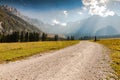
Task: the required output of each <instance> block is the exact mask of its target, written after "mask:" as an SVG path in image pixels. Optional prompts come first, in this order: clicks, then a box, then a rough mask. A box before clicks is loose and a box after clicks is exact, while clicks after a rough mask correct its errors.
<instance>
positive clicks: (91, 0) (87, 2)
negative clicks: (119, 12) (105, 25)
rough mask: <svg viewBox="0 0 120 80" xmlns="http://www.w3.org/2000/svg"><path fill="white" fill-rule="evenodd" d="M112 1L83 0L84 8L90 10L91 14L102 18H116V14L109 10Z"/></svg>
mask: <svg viewBox="0 0 120 80" xmlns="http://www.w3.org/2000/svg"><path fill="white" fill-rule="evenodd" d="M109 1H110V0H83V1H82V2H83V4H84V6H85V7H86V8H87V9H88V11H89V14H91V15H99V16H102V17H106V16H114V15H115V12H114V11H112V10H110V9H108V7H107V6H108V4H109Z"/></svg>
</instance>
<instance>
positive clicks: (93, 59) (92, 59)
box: [0, 41, 114, 80]
mask: <svg viewBox="0 0 120 80" xmlns="http://www.w3.org/2000/svg"><path fill="white" fill-rule="evenodd" d="M113 76H114V71H113V70H112V69H111V67H110V59H109V57H108V50H107V49H106V48H105V47H103V46H102V45H100V44H97V43H93V42H88V41H81V42H80V43H79V44H77V45H74V46H70V47H67V48H65V49H62V50H59V51H54V52H49V53H46V54H43V55H37V56H33V57H31V58H27V59H25V60H20V61H16V62H10V63H7V64H0V80H103V79H104V80H114V79H113Z"/></svg>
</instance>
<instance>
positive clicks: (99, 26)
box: [73, 15, 120, 38]
mask: <svg viewBox="0 0 120 80" xmlns="http://www.w3.org/2000/svg"><path fill="white" fill-rule="evenodd" d="M75 23H76V24H78V25H79V26H78V27H79V28H78V30H77V31H75V32H76V33H75V34H73V35H74V36H75V37H76V38H79V37H83V36H103V35H115V34H120V30H119V28H120V16H117V15H114V16H108V17H100V16H91V17H89V18H87V19H85V20H82V21H80V23H77V22H75Z"/></svg>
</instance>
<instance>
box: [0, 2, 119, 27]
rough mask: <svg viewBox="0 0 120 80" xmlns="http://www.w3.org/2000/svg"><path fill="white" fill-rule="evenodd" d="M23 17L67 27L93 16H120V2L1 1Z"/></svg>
mask: <svg viewBox="0 0 120 80" xmlns="http://www.w3.org/2000/svg"><path fill="white" fill-rule="evenodd" d="M0 4H7V5H10V6H12V7H15V8H17V9H18V10H19V11H20V12H21V13H22V14H23V15H26V16H28V17H31V18H35V19H38V20H40V21H42V22H44V23H48V24H51V25H55V24H59V25H61V26H66V25H67V23H70V22H75V21H79V20H83V19H85V18H87V17H90V16H93V15H99V16H101V17H106V16H114V15H120V0H0Z"/></svg>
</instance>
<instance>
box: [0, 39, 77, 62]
mask: <svg viewBox="0 0 120 80" xmlns="http://www.w3.org/2000/svg"><path fill="white" fill-rule="evenodd" d="M78 42H79V41H57V42H52V41H51V42H28V43H0V62H5V61H14V60H17V59H21V58H25V57H27V56H31V55H35V54H37V53H42V52H47V51H51V50H58V49H61V48H65V47H67V46H71V45H74V44H77V43H78Z"/></svg>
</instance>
